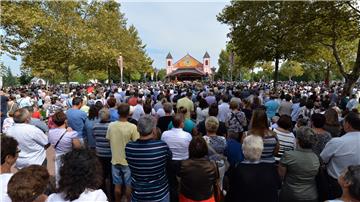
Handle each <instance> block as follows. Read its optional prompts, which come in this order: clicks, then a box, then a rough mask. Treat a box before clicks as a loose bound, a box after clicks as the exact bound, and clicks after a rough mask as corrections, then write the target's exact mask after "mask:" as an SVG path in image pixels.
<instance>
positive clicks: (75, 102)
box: [72, 97, 83, 106]
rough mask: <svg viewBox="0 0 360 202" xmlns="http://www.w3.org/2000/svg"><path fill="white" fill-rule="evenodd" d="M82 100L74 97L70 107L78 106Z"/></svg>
mask: <svg viewBox="0 0 360 202" xmlns="http://www.w3.org/2000/svg"><path fill="white" fill-rule="evenodd" d="M82 102H83V99H82V98H81V97H74V98H73V100H72V105H73V106H78V105H80V104H82Z"/></svg>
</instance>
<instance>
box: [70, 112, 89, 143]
mask: <svg viewBox="0 0 360 202" xmlns="http://www.w3.org/2000/svg"><path fill="white" fill-rule="evenodd" d="M66 117H67V120H68V125H69V126H70V127H71V128H72V129H73V130H75V131H76V132H78V135H79V138H86V131H85V122H86V119H87V115H86V113H85V112H84V111H81V110H79V109H68V110H67V111H66Z"/></svg>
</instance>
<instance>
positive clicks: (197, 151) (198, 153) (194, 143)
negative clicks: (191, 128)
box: [189, 136, 208, 158]
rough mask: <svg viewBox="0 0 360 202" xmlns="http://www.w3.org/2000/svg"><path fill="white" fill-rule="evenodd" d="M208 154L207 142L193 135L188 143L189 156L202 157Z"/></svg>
mask: <svg viewBox="0 0 360 202" xmlns="http://www.w3.org/2000/svg"><path fill="white" fill-rule="evenodd" d="M207 154H208V147H207V143H206V142H205V140H204V138H202V137H199V136H195V137H193V138H192V140H191V141H190V144H189V158H202V157H204V156H206V155H207Z"/></svg>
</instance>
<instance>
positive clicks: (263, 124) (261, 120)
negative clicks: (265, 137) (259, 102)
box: [250, 109, 269, 130]
mask: <svg viewBox="0 0 360 202" xmlns="http://www.w3.org/2000/svg"><path fill="white" fill-rule="evenodd" d="M250 124H251V127H252V129H261V130H265V129H268V128H269V122H268V119H267V115H266V112H265V110H263V109H255V110H254V111H253V114H252V117H251V123H250Z"/></svg>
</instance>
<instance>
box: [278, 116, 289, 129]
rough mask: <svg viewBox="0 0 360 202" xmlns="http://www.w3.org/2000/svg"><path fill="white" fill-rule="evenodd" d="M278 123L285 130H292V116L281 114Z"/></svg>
mask: <svg viewBox="0 0 360 202" xmlns="http://www.w3.org/2000/svg"><path fill="white" fill-rule="evenodd" d="M276 123H277V125H278V126H279V127H280V128H282V129H285V130H290V129H291V127H292V121H291V116H289V115H281V116H280V118H279V120H278V121H277V122H276Z"/></svg>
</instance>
